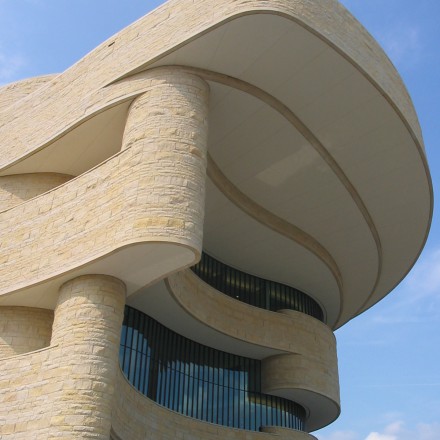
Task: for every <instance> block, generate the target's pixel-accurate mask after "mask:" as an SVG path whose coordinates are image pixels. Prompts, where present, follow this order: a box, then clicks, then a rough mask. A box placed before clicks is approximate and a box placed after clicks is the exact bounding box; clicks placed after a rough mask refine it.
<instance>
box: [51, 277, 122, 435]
mask: <svg viewBox="0 0 440 440" xmlns="http://www.w3.org/2000/svg"><path fill="white" fill-rule="evenodd" d="M124 304H125V286H124V284H123V283H121V281H119V280H117V279H116V278H112V277H104V276H100V275H89V276H83V277H79V278H75V279H73V280H71V281H69V282H67V283H65V284H64V285H63V286H62V287H61V289H60V297H59V300H58V304H57V308H56V309H55V320H54V324H53V332H52V341H51V344H52V345H59V347H60V351H61V352H62V354H63V356H62V358H60V364H59V365H58V369H60V370H61V371H62V372H63V375H64V381H63V388H62V390H61V392H60V393H59V394H58V395H57V397H56V399H54V402H53V409H52V417H51V421H50V423H51V430H50V435H49V437H48V438H49V439H52V438H72V439H73V438H84V439H86V438H93V439H102V440H107V439H108V438H109V435H110V426H111V418H110V415H111V405H112V397H113V393H114V383H115V380H116V372H117V370H118V352H119V341H120V335H121V325H122V319H123V311H124Z"/></svg>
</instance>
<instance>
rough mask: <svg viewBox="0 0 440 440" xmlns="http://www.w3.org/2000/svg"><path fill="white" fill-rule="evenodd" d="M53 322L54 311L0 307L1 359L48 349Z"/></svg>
mask: <svg viewBox="0 0 440 440" xmlns="http://www.w3.org/2000/svg"><path fill="white" fill-rule="evenodd" d="M52 322H53V311H52V310H45V309H36V308H32V307H0V359H2V358H6V357H9V356H14V355H17V354H22V353H28V352H30V351H34V350H39V349H40V348H44V347H47V346H48V345H49V343H50V338H51V335H52Z"/></svg>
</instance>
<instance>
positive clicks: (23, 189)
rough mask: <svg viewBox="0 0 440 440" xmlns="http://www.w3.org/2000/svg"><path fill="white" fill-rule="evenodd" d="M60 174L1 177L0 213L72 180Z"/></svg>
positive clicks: (70, 177)
mask: <svg viewBox="0 0 440 440" xmlns="http://www.w3.org/2000/svg"><path fill="white" fill-rule="evenodd" d="M72 177H73V176H68V175H66V174H58V173H34V174H13V175H11V176H0V211H6V210H7V209H9V208H12V207H14V206H16V205H19V204H20V203H22V202H24V201H26V200H29V199H31V198H33V197H36V196H38V195H40V194H43V193H45V192H47V191H49V190H51V189H53V188H56V187H57V186H60V185H62V184H63V183H65V182H67V181H69V180H70V179H72Z"/></svg>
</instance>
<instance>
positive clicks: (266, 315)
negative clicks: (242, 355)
mask: <svg viewBox="0 0 440 440" xmlns="http://www.w3.org/2000/svg"><path fill="white" fill-rule="evenodd" d="M166 283H167V284H168V286H169V290H170V292H171V293H172V295H173V296H174V298H175V300H176V301H177V302H178V303H179V304H180V306H181V307H182V308H183V309H184V310H185V311H186V312H187V313H188V314H190V315H191V316H193V317H194V318H195V319H197V320H198V321H200V322H202V323H204V324H205V325H206V326H208V327H210V328H211V329H214V330H216V331H218V332H220V333H222V334H225V335H228V336H230V337H233V338H236V339H240V340H242V341H245V342H247V343H251V344H255V345H259V346H264V347H269V348H271V349H276V350H280V351H284V352H287V353H289V354H280V355H275V356H269V357H267V358H265V359H263V364H262V386H263V390H264V392H265V393H267V394H273V395H277V396H280V397H285V398H288V399H290V400H293V401H295V402H297V403H299V404H300V405H302V406H304V407H305V408H306V409H307V410H308V419H307V422H306V427H307V430H310V431H313V430H316V429H319V428H322V427H323V426H326V425H328V424H329V423H331V422H332V421H334V420H335V419H336V418H337V417H338V415H339V412H340V402H339V379H338V367H337V355H336V341H335V337H334V335H333V333H332V331H331V330H330V329H329V328H328V327H327V326H326V325H325V324H323V323H322V322H320V321H319V320H317V319H315V318H312V317H310V316H308V315H305V314H303V313H300V312H297V311H293V310H283V311H282V313H276V312H270V311H267V310H262V309H259V308H257V307H253V306H250V305H247V304H244V303H241V302H239V301H237V300H234V299H232V298H230V297H228V296H226V295H224V294H222V293H221V292H218V291H217V290H215V289H214V288H213V287H211V286H209V285H208V284H206V283H205V282H204V281H202V280H200V279H199V278H198V277H197V276H196V275H195V274H193V273H192V272H191V271H190V270H186V271H182V272H179V273H176V274H174V275H171V276H170V277H168V278H167V280H166Z"/></svg>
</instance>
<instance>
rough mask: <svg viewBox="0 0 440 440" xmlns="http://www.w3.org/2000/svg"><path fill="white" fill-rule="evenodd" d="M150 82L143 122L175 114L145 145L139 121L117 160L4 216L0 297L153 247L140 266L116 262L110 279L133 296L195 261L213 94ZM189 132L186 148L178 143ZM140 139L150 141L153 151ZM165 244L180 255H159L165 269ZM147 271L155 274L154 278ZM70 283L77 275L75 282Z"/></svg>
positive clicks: (158, 77)
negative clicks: (137, 248) (152, 114)
mask: <svg viewBox="0 0 440 440" xmlns="http://www.w3.org/2000/svg"><path fill="white" fill-rule="evenodd" d="M147 76H148V75H147ZM151 76H152V78H149V79H148V88H147V92H148V90H150V91H149V92H148V95H146V99H144V101H143V105H142V107H143V111H142V112H141V115H144V116H142V117H143V118H145V114H148V112H147V113H145V112H146V111H147V110H148V109H145V106H146V105H147V104H146V103H148V105H149V106H150V112H151V111H154V109H155V108H156V106H157V100H160V101H161V105H162V106H164V105H165V101H166V102H168V103H169V108H165V107H163V108H162V110H163V111H162V112H161V117H159V118H157V117H156V118H155V119H154V124H153V125H151V126H149V125H148V121H151V119H148V120H147V124H144V125H142V130H143V131H144V132H143V133H142V135H141V134H140V133H139V132H138V131H139V130H137V131H136V130H135V131H134V132H133V133H131V132H130V127H131V125H132V124H134V125H135V126H136V127H138V128H139V124H138V123H139V116H138V117H137V118H136V117H133V118H131V119H130V118H129V119H128V123H127V133H128V134H127V137H126V138H125V139H124V145H125V149H124V150H123V151H121V152H120V153H119V154H117V155H115V156H113V157H111V158H110V159H108V160H107V161H105V162H104V163H102V164H101V165H99V166H97V167H95V168H94V169H92V170H90V171H89V172H87V173H85V174H83V175H81V176H79V177H77V178H75V179H73V180H71V181H69V182H67V183H66V184H64V185H62V186H60V187H58V188H56V189H54V190H52V191H50V192H48V193H45V194H43V195H41V196H40V197H36V198H34V199H32V200H29V201H28V202H27V203H23V204H21V205H18V206H15V207H13V208H11V209H9V210H7V211H4V212H2V213H0V226H1V230H2V231H3V232H2V250H1V254H0V262H1V263H2V265H1V268H0V281H1V289H0V294H5V293H10V292H13V291H16V290H18V289H24V288H27V287H28V286H31V285H35V284H37V283H42V282H44V281H46V280H48V279H51V278H54V277H57V276H60V275H62V274H65V273H67V272H69V271H73V270H75V269H77V268H79V267H82V266H84V265H87V264H88V263H91V262H93V261H97V260H99V259H102V258H103V257H105V256H108V255H109V254H112V253H113V254H115V253H116V254H117V253H118V252H120V251H121V250H122V248H127V247H128V246H133V245H141V244H144V247H145V246H149V249H145V250H144V251H143V253H144V255H143V256H142V258H144V259H143V260H142V258H140V255H139V254H136V253H135V252H132V253H131V254H130V251H129V250H128V255H127V254H126V255H124V256H123V258H122V257H121V259H122V261H114V258H115V255H113V263H112V264H109V265H107V267H106V269H105V270H106V271H107V272H104V273H106V274H108V275H115V276H117V277H119V278H121V279H122V280H123V281H126V283H127V287H128V289H129V293H132V292H133V291H135V290H137V289H138V288H140V287H143V286H144V285H146V284H148V283H150V282H152V281H154V280H156V279H159V278H161V277H163V276H166V275H167V274H168V273H169V272H172V271H175V270H178V269H182V268H184V267H187V266H188V265H190V264H193V263H194V262H195V261H196V260H197V259H198V258H199V256H200V252H201V243H202V234H203V218H204V188H205V175H206V174H205V173H206V172H205V169H206V138H207V130H206V112H207V87H206V85H205V86H204V87H205V89H204V90H203V91H202V90H201V89H200V84H199V83H198V82H197V81H195V80H194V77H193V76H192V75H190V81H189V82H188V81H187V79H188V77H187V75H178V77H177V76H176V75H174V76H173V75H171V74H170V75H167V76H164V75H163V72H159V73H158V72H154V74H153V75H151ZM173 81H174V82H175V83H174V85H173V84H172V83H173ZM185 81H186V83H185ZM191 81H192V83H191ZM198 81H200V82H201V80H198ZM179 84H180V85H179ZM162 85H163V86H164V87H162ZM153 91H154V93H152V92H153ZM177 99H178V102H179V105H180V107H182V106H183V104H184V101H185V104H186V106H185V107H182V108H183V109H184V110H183V113H181V114H179V113H177V110H176V109H173V105H174V104H173V103H174V102H175V101H176V100H177ZM147 107H148V106H147ZM136 111H137V112H138V110H136ZM179 111H180V110H179ZM173 117H174V125H172V127H170V120H171V119H172V118H173ZM130 121H132V122H130ZM183 132H186V134H187V136H186V138H182V137H179V136H180V134H181V133H183ZM155 133H156V134H157V136H155V135H154V134H155ZM142 136H144V137H148V136H152V137H153V138H154V139H155V140H156V141H155V142H154V143H152V142H150V141H148V140H145V139H143V137H142ZM159 138H160V141H159ZM130 139H132V140H130ZM133 139H134V141H133ZM17 219H18V221H17ZM6 231H7V232H6ZM159 243H162V245H159ZM165 244H168V245H172V246H173V247H174V250H173V252H174V253H173V252H169V253H167V254H166V255H162V256H163V258H164V259H165V261H164V263H162V262H161V261H160V259H158V256H160V255H161V254H160V252H161V250H160V246H162V247H161V248H164V245H165ZM158 246H159V248H158ZM188 250H189V252H188ZM116 257H117V256H116ZM132 260H133V261H132ZM112 265H113V267H112ZM144 267H149V271H150V273H149V274H148V271H147V270H144V269H143V268H144ZM101 270H102V269H101ZM93 271H95V272H96V270H94V268H93V270H92V272H93ZM121 271H122V272H121ZM124 272H125V274H124ZM98 273H99V272H98ZM128 274H130V276H128ZM74 275H78V274H77V273H71V274H70V276H74ZM130 283H131V284H130Z"/></svg>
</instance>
